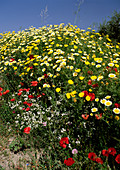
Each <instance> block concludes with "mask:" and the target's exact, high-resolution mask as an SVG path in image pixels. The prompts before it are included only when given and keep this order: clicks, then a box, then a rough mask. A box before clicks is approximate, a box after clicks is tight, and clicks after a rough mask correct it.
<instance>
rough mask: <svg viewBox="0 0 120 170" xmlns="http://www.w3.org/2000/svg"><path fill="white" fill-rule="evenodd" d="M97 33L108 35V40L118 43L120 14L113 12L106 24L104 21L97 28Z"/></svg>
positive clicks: (119, 37) (119, 38)
mask: <svg viewBox="0 0 120 170" xmlns="http://www.w3.org/2000/svg"><path fill="white" fill-rule="evenodd" d="M98 32H99V33H100V34H101V35H109V37H110V39H111V40H112V41H114V43H115V42H119V43H120V12H119V13H118V12H116V11H114V13H113V15H112V17H111V18H110V20H109V21H108V22H106V21H104V22H103V23H102V24H100V25H99V27H98Z"/></svg>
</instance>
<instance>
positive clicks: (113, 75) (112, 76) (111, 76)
mask: <svg viewBox="0 0 120 170" xmlns="http://www.w3.org/2000/svg"><path fill="white" fill-rule="evenodd" d="M108 77H110V78H115V77H116V75H115V74H113V73H110V74H109V75H108Z"/></svg>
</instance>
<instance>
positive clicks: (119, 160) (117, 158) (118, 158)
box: [115, 154, 120, 164]
mask: <svg viewBox="0 0 120 170" xmlns="http://www.w3.org/2000/svg"><path fill="white" fill-rule="evenodd" d="M115 161H116V162H117V163H118V164H120V154H119V155H117V156H116V158H115Z"/></svg>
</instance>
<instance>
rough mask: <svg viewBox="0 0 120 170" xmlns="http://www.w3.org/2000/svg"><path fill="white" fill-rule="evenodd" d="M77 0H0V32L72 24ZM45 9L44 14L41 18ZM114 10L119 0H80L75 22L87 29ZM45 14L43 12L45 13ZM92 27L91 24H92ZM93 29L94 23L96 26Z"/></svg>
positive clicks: (117, 7) (76, 8)
mask: <svg viewBox="0 0 120 170" xmlns="http://www.w3.org/2000/svg"><path fill="white" fill-rule="evenodd" d="M79 2H80V0H0V32H4V31H5V32H6V31H19V30H20V29H21V30H24V29H28V28H29V27H31V26H34V27H36V28H38V27H41V26H43V25H47V24H52V25H54V24H60V23H65V25H66V24H68V23H71V24H73V25H74V22H75V18H76V15H75V14H74V13H75V11H76V12H77V10H78V5H79ZM45 9H47V13H46V14H47V17H46V18H45V19H42V18H43V17H41V14H43V15H44V12H45ZM114 10H116V11H117V12H120V0H81V5H80V11H79V12H78V17H77V20H76V23H75V25H77V26H78V27H79V28H80V29H85V30H86V29H87V28H88V27H90V26H93V23H102V21H103V20H105V19H107V20H108V16H111V15H112V13H113V12H114ZM44 17H45V15H44ZM92 28H93V27H92ZM95 29H96V27H95Z"/></svg>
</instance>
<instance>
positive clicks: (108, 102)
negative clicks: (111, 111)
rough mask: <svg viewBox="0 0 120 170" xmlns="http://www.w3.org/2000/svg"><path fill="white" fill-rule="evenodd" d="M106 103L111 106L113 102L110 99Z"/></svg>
mask: <svg viewBox="0 0 120 170" xmlns="http://www.w3.org/2000/svg"><path fill="white" fill-rule="evenodd" d="M104 104H105V106H111V105H112V102H111V101H110V100H107V101H106V102H105V103H104Z"/></svg>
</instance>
